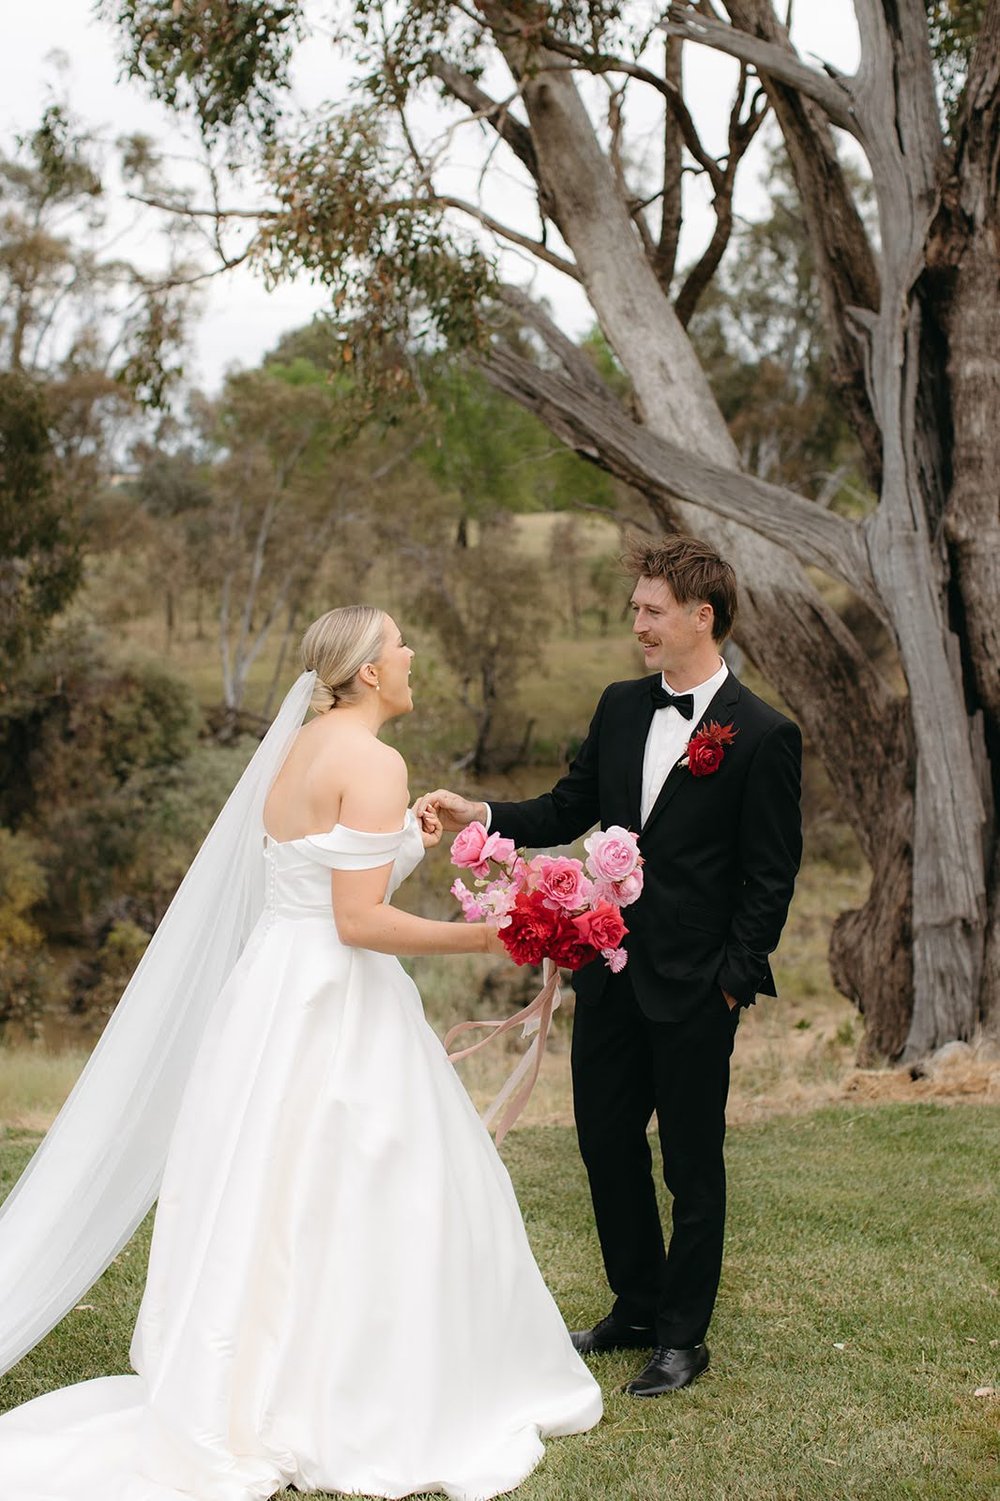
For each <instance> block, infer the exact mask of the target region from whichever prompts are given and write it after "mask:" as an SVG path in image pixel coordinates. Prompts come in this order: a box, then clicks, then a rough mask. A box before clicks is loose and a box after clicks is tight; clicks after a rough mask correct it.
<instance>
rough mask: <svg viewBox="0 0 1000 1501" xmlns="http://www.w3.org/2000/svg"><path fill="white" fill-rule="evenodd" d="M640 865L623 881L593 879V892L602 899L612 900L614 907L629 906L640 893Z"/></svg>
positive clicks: (641, 878)
mask: <svg viewBox="0 0 1000 1501" xmlns="http://www.w3.org/2000/svg"><path fill="white" fill-rule="evenodd" d="M643 879H644V878H643V874H642V866H641V865H639V866H637V867H636V868H635V870H634V871H633V872H632V874H631V875H630V876H626V877H625V879H624V881H595V882H594V893H595V895H596V896H598V897H599V898H600V899H601V900H602V901H605V902H613V903H614V905H615V906H616V907H630V906H631V905H632V903H633V902H634V901H637V900H638V899H639V897H640V896H641V895H642V883H643Z"/></svg>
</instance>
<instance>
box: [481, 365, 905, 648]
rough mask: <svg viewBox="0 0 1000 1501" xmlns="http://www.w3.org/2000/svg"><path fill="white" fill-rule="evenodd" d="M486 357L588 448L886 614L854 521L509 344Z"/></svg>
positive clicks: (611, 467)
mask: <svg viewBox="0 0 1000 1501" xmlns="http://www.w3.org/2000/svg"><path fill="white" fill-rule="evenodd" d="M479 363H480V366H481V368H482V370H483V373H484V374H485V375H486V377H487V379H488V380H489V381H490V382H491V383H492V384H493V385H495V386H496V387H497V388H498V389H499V390H501V391H504V392H505V393H506V394H507V395H508V396H511V397H513V398H514V400H516V401H517V402H519V404H520V405H521V406H524V407H528V408H529V409H530V410H532V411H534V412H535V413H536V414H537V415H538V416H539V417H540V418H541V420H542V421H543V422H544V423H545V425H546V426H547V427H548V428H550V429H551V431H553V432H554V433H556V434H557V436H558V437H560V438H561V439H562V441H563V442H564V443H565V444H567V446H568V447H570V448H572V449H574V450H575V451H576V452H577V453H579V454H580V455H582V457H584V458H587V459H590V460H591V461H592V462H594V463H597V464H599V465H600V467H601V468H604V469H606V470H607V471H608V472H609V473H610V474H613V475H615V476H616V477H617V478H618V479H621V480H624V481H625V483H626V484H629V485H632V486H634V487H635V488H636V489H638V490H640V491H642V492H643V493H645V494H646V495H647V496H649V497H650V498H651V499H655V500H659V501H661V502H662V501H663V500H666V501H667V502H671V501H674V500H683V501H688V502H689V503H690V504H692V505H697V506H702V507H704V508H705V509H706V510H709V511H713V512H715V513H716V514H717V515H719V516H724V517H726V518H727V519H728V520H730V521H735V522H737V523H739V524H740V525H742V526H747V527H750V528H751V529H752V530H753V531H755V532H757V533H759V535H760V536H762V537H766V538H767V539H768V540H769V541H771V542H776V543H777V544H778V545H779V546H781V547H783V548H785V549H786V550H787V551H789V552H790V553H791V554H792V555H793V556H794V557H796V558H797V559H798V560H799V561H800V562H802V563H804V564H807V565H809V566H812V567H816V568H821V569H822V570H823V571H824V573H828V574H830V575H831V577H833V578H837V579H840V580H841V581H842V582H843V583H845V584H847V585H848V587H849V588H851V589H852V590H853V591H854V592H855V593H856V594H857V595H858V596H859V598H860V599H862V600H864V602H865V604H867V605H868V606H869V608H870V609H871V610H873V611H874V612H875V614H877V615H878V617H879V619H880V620H884V619H885V611H884V607H883V605H882V603H881V600H880V599H879V596H878V593H877V591H876V589H875V584H874V580H873V578H872V575H871V569H870V566H869V563H868V555H867V550H866V543H865V538H864V534H863V532H862V531H861V529H860V528H859V527H857V526H856V525H855V524H854V523H853V522H851V521H847V520H845V519H844V518H843V517H842V516H838V515H836V514H834V513H833V512H831V511H828V510H826V509H825V508H823V507H821V506H817V505H815V504H814V503H813V502H812V501H809V500H805V499H804V498H803V497H802V496H800V495H796V494H795V492H794V491H792V490H787V489H785V488H784V487H783V486H780V485H771V484H768V483H767V482H766V481H764V480H759V479H754V478H752V477H751V476H750V475H745V474H739V473H737V472H736V471H734V470H732V469H726V468H723V467H722V466H721V465H718V464H713V463H710V462H708V461H707V460H705V459H701V458H697V457H696V456H695V455H694V454H692V453H691V452H690V451H689V450H687V449H685V448H682V447H680V446H679V445H678V444H676V443H670V442H667V441H666V440H665V439H663V438H658V437H655V436H654V435H653V434H652V433H651V432H650V431H649V430H648V428H644V427H640V426H639V425H638V424H637V423H635V422H632V421H630V420H629V419H628V417H626V416H625V414H624V413H623V412H622V410H621V407H620V405H619V404H618V403H617V402H612V401H608V400H607V399H606V398H604V397H598V396H597V395H596V394H594V393H593V391H592V390H591V389H588V390H586V391H583V390H581V389H580V387H579V386H578V385H577V384H576V383H575V382H573V381H570V380H568V379H567V378H566V377H565V376H562V375H559V374H558V373H557V372H555V371H551V370H540V369H539V368H538V366H537V365H533V364H532V363H531V362H530V361H529V360H526V359H524V358H523V357H522V356H521V355H518V354H515V353H514V351H513V350H511V349H509V348H507V347H504V346H501V345H494V347H493V348H492V349H491V350H490V352H489V354H488V355H486V356H484V357H482V358H481V360H480V361H479Z"/></svg>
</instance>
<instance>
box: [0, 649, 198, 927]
mask: <svg viewBox="0 0 1000 1501" xmlns="http://www.w3.org/2000/svg"><path fill="white" fill-rule="evenodd" d="M199 723H200V714H199V711H198V708H197V705H196V703H195V701H194V698H193V695H192V694H191V692H190V690H189V689H188V688H187V687H186V686H185V685H184V684H183V683H181V682H179V681H178V680H177V679H176V678H174V677H172V676H171V675H170V674H169V673H167V672H166V671H165V670H164V669H162V668H161V667H159V666H157V665H156V664H143V665H128V664H125V665H113V664H111V663H109V662H108V661H106V660H105V659H104V658H103V657H102V656H101V654H100V652H99V650H98V648H97V646H96V644H95V642H94V641H93V640H92V639H90V638H88V637H87V636H86V635H80V634H79V633H73V634H71V633H70V632H68V631H67V632H63V633H61V634H60V635H58V636H56V637H54V638H53V640H52V641H51V642H50V644H49V646H48V647H47V648H46V650H45V651H44V652H43V653H41V654H39V656H38V657H37V658H35V659H33V660H32V662H31V663H30V664H29V668H28V669H26V670H25V672H23V673H22V675H21V676H20V678H19V679H18V681H17V684H16V690H15V691H14V692H12V693H11V694H10V695H9V696H8V698H7V700H5V701H4V702H3V704H2V705H0V789H2V790H0V820H2V822H3V823H5V824H7V825H10V826H12V827H15V828H17V829H19V830H21V829H23V830H25V831H28V832H30V833H31V834H33V835H34V836H35V837H36V838H37V840H38V842H39V846H40V847H41V848H42V849H43V851H44V858H45V864H46V867H47V872H48V885H49V898H48V901H47V903H46V908H45V927H46V931H47V933H48V935H49V936H53V935H60V936H66V937H70V938H75V939H79V938H80V937H82V936H83V935H84V934H85V933H86V932H87V931H88V929H91V928H92V927H93V926H95V925H97V926H99V925H100V923H101V922H102V921H103V917H104V914H106V913H107V912H108V910H109V908H111V907H113V906H114V904H115V902H116V901H120V900H121V897H122V894H123V893H122V885H121V882H122V879H123V876H124V875H125V873H126V872H127V871H128V870H129V868H130V865H131V863H132V861H133V859H134V855H135V849H136V845H137V842H138V841H140V840H141V838H142V834H143V820H144V815H145V810H146V809H147V807H148V805H149V803H150V801H151V800H152V799H153V798H154V797H155V795H156V784H157V779H158V778H160V777H161V776H162V775H163V774H164V772H165V771H166V770H167V769H168V768H169V767H171V766H173V765H175V764H176V763H177V762H179V761H182V760H183V759H184V758H185V757H186V756H187V755H189V754H190V752H191V751H192V750H193V748H194V743H195V736H196V733H197V730H198V726H199Z"/></svg>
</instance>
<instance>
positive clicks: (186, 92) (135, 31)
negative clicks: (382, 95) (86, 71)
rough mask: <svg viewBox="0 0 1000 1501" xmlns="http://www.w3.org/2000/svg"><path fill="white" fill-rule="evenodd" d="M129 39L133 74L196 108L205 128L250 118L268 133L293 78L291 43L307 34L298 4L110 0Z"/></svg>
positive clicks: (174, 101) (248, 122)
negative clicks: (290, 75) (282, 94)
mask: <svg viewBox="0 0 1000 1501" xmlns="http://www.w3.org/2000/svg"><path fill="white" fill-rule="evenodd" d="M101 8H102V11H103V13H104V15H105V16H107V17H108V18H109V19H110V20H112V21H114V22H115V23H116V24H117V25H118V27H119V30H120V32H121V35H122V40H123V44H124V57H123V61H124V65H125V68H126V71H127V72H128V74H129V75H130V76H131V77H132V78H138V79H141V80H142V81H143V82H144V83H146V84H148V86H149V88H150V91H151V93H152V94H153V96H154V97H155V98H157V99H161V100H162V101H163V102H164V103H165V104H167V105H169V106H171V107H172V108H181V109H183V108H190V109H193V110H194V112H195V114H196V115H197V117H198V120H199V123H200V125H201V128H202V130H203V131H204V133H205V134H206V135H207V136H212V135H214V134H215V133H216V132H217V131H218V129H219V128H220V127H222V126H232V125H234V124H236V123H238V122H239V123H242V124H244V125H245V126H246V127H247V128H248V129H250V130H252V131H259V132H260V133H261V134H263V135H265V136H267V135H270V134H271V133H272V132H273V130H274V126H275V121H276V118H277V113H278V105H277V102H276V100H275V97H274V93H275V90H280V89H282V88H284V87H285V86H286V85H287V82H288V64H289V61H290V59H291V52H292V45H293V43H294V42H295V40H296V39H297V38H298V37H300V36H301V35H302V32H303V29H304V23H303V18H302V6H301V5H300V4H279V3H274V0H253V4H233V3H232V0H195V3H194V4H182V5H165V4H163V0H104V3H103V5H102V7H101Z"/></svg>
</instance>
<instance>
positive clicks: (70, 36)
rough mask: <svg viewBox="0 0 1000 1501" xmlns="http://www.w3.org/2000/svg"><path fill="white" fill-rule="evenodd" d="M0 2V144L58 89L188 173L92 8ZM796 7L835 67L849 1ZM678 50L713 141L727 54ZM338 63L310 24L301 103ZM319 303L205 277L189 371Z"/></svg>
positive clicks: (697, 203) (516, 219) (820, 53)
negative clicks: (1, 10)
mask: <svg viewBox="0 0 1000 1501" xmlns="http://www.w3.org/2000/svg"><path fill="white" fill-rule="evenodd" d="M333 8H334V6H333V3H332V0H331V4H329V5H320V4H317V6H316V13H317V15H322V14H324V13H326V14H329V13H330V12H331V11H332V10H333ZM5 10H6V14H5V16H4V48H3V52H2V56H0V149H2V150H3V151H4V152H9V151H11V150H12V149H13V137H14V136H15V135H16V134H17V133H18V132H24V131H28V130H30V129H31V128H32V126H33V125H35V124H37V122H38V119H39V116H40V114H41V111H42V109H43V108H44V105H45V104H46V103H47V102H49V101H50V100H51V99H52V98H53V97H57V98H68V101H69V103H70V105H71V107H72V108H73V110H74V112H75V114H76V115H77V116H78V117H80V118H81V119H82V120H83V121H84V122H86V123H87V124H88V125H90V126H92V127H94V128H96V129H97V130H98V131H99V132H100V133H101V134H102V135H103V136H106V137H107V139H108V140H109V141H111V140H113V139H114V138H115V137H116V136H118V135H121V134H125V133H129V132H134V131H142V132H145V133H146V134H148V135H150V136H152V137H153V138H154V140H155V141H156V142H157V143H158V144H159V145H160V147H161V149H164V150H166V151H168V152H170V153H171V154H172V155H174V156H176V157H177V158H178V165H177V167H176V171H177V172H178V173H181V174H183V178H184V180H186V181H189V182H196V181H197V170H196V168H195V167H194V166H193V165H192V166H190V167H187V166H185V165H184V163H183V158H185V157H186V156H191V155H194V154H195V153H196V146H195V143H194V138H193V136H192V135H191V133H190V131H189V130H188V129H187V128H186V127H185V126H184V125H182V124H181V123H180V122H179V121H178V119H177V117H176V116H173V115H171V114H170V113H169V111H167V110H165V109H163V108H162V107H160V106H159V105H156V104H154V103H152V102H151V101H150V100H149V98H148V97H147V96H146V95H145V94H144V92H143V91H142V90H141V89H140V88H139V87H138V86H137V85H135V84H133V83H131V82H129V81H127V80H121V79H119V76H118V74H119V66H118V61H117V56H116V51H115V40H116V39H115V36H114V34H113V32H112V30H111V28H110V27H109V26H108V25H107V24H105V23H102V22H100V21H98V20H97V19H96V18H95V16H94V13H93V9H92V7H91V5H89V4H88V3H87V0H33V3H31V4H26V3H23V0H19V3H18V4H17V5H16V6H13V5H11V4H10V3H9V0H8V5H7V6H6V7H5ZM795 16H796V22H795V31H794V32H793V35H794V36H795V39H796V41H797V43H798V46H799V48H800V50H801V51H803V52H804V53H807V54H808V53H812V54H815V56H816V57H818V58H822V59H823V60H824V61H828V62H831V63H834V64H835V65H836V66H837V67H839V68H841V69H843V70H845V71H852V70H853V68H854V66H855V64H856V60H857V33H856V29H855V26H854V19H853V11H852V7H851V4H850V0H798V4H797V5H796V7H795ZM686 55H687V61H686V64H685V67H686V70H687V84H688V90H689V97H690V99H691V100H692V102H693V108H694V113H695V115H696V117H697V118H698V120H699V123H700V125H701V126H702V128H703V129H704V131H705V132H706V135H707V137H708V144H709V145H715V146H716V147H717V148H718V149H721V147H719V143H718V142H717V141H715V142H713V141H712V140H711V132H712V122H713V121H714V120H715V119H716V118H718V116H719V110H718V108H717V105H716V101H717V100H718V98H719V94H720V92H721V91H723V90H726V91H728V88H729V86H730V85H729V80H730V77H731V74H732V64H731V63H730V62H729V60H728V59H720V58H716V57H713V56H712V55H711V54H709V53H708V52H707V51H706V50H705V49H703V48H697V47H689V48H688V49H686ZM349 69H350V61H349V59H346V58H344V57H342V56H341V55H339V54H335V53H334V52H333V50H332V48H331V45H330V42H329V40H328V38H327V37H326V36H325V35H324V34H323V32H322V31H321V30H319V29H317V31H316V33H315V34H314V35H313V36H312V37H311V38H310V41H309V44H308V46H307V47H306V49H305V50H304V52H303V54H302V57H301V61H300V63H299V65H298V69H297V73H296V80H295V82H296V96H297V99H298V100H299V101H300V102H303V103H307V104H311V103H318V102H320V101H321V100H323V99H329V98H338V97H343V92H344V84H345V81H346V79H347V77H348V76H349ZM646 92H648V91H646ZM418 123H419V124H421V125H422V126H423V127H424V130H425V133H426V134H429V133H430V132H431V130H432V128H433V124H434V119H433V115H432V113H431V111H430V110H428V111H427V113H426V114H425V115H424V116H423V117H422V118H421V119H420V120H419V121H418ZM636 124H637V125H638V126H639V137H640V138H641V136H642V124H643V122H642V120H641V119H638V118H636ZM478 129H479V128H478V127H472V129H471V130H470V131H468V132H466V133H465V134H464V135H463V136H462V137H461V138H460V145H459V147H458V152H457V160H456V165H455V167H454V168H453V170H452V176H451V180H450V181H449V184H448V186H449V190H450V191H453V192H456V193H458V194H460V195H461V196H463V197H466V198H469V197H473V196H475V193H476V189H477V185H478V182H479V169H480V164H481V161H482V151H483V145H482V143H481V141H479V140H478V139H476V132H478ZM648 134H649V138H650V145H649V149H650V150H651V151H653V150H655V141H656V137H657V136H658V134H659V128H658V126H655V125H654V121H653V115H652V114H651V115H650V122H649V132H648ZM747 166H748V167H749V168H750V170H748V171H747V172H746V173H745V174H744V177H743V183H742V196H741V198H740V199H739V202H738V207H739V208H741V210H742V212H743V213H744V214H747V215H751V216H752V215H753V214H754V213H755V212H756V211H758V210H759V208H760V206H761V204H762V201H763V200H762V197H761V194H760V192H759V189H757V188H756V187H755V182H754V178H755V171H754V164H753V163H750V162H748V163H747ZM489 193H490V196H489V198H488V200H487V202H488V206H489V208H490V210H491V212H494V213H495V214H496V215H497V217H499V218H503V219H506V221H507V222H510V223H515V224H517V227H519V228H520V229H521V230H522V231H523V232H525V233H528V234H534V233H535V232H536V229H537V218H536V216H535V215H534V213H533V211H532V203H531V196H530V194H529V193H528V192H527V191H526V190H525V188H524V187H523V185H521V184H519V183H518V182H517V180H516V179H515V178H514V177H513V176H511V177H509V178H504V177H497V178H496V179H495V181H494V182H493V183H492V184H491V187H490V190H489ZM686 209H687V224H686V239H685V241H683V242H682V257H683V256H685V255H686V256H688V257H690V256H693V255H694V254H695V253H696V252H697V250H698V248H699V243H700V242H701V241H702V239H703V238H704V237H705V236H706V235H707V233H709V232H710V223H711V219H710V214H709V210H708V204H707V201H706V198H705V195H704V193H703V190H702V189H701V188H700V187H699V186H697V185H696V186H695V187H694V189H693V190H692V191H689V193H688V200H687V205H686ZM147 234H148V230H147ZM147 244H148V241H147ZM132 245H133V247H134V248H132V249H131V253H132V254H133V255H134V256H136V257H137V258H140V257H141V256H142V243H141V242H140V241H136V240H133V242H132ZM504 272H505V274H506V275H507V276H509V277H510V278H511V279H512V280H514V279H516V280H518V281H520V282H522V283H523V282H526V281H527V280H528V278H529V275H532V272H531V268H530V267H529V266H528V264H527V263H526V261H525V260H524V258H523V257H521V256H520V255H519V256H518V257H517V258H511V259H510V260H509V262H508V263H507V264H506V265H505V267H504ZM533 274H534V280H533V283H532V285H533V290H534V291H535V292H536V293H537V294H542V295H545V296H547V297H548V298H549V299H550V301H551V303H552V305H553V307H554V309H555V311H556V313H557V316H558V317H559V319H560V322H561V323H562V324H563V326H564V327H565V328H567V330H568V331H569V332H570V333H572V334H574V335H576V334H580V333H582V332H583V331H584V330H585V329H586V328H587V327H588V326H589V324H590V323H591V322H592V315H591V314H590V312H589V310H588V308H587V306H586V304H585V302H584V300H583V298H582V296H581V294H580V292H579V289H578V288H577V287H576V286H574V285H573V284H572V283H571V282H569V281H567V279H566V278H565V277H562V276H560V275H559V273H558V272H555V271H549V270H548V269H544V270H542V271H541V272H535V273H533ZM323 305H324V297H323V293H322V290H321V289H319V288H316V287H314V286H312V285H311V284H310V283H309V282H308V280H307V279H306V278H304V277H303V278H301V279H299V280H298V281H296V282H294V283H292V284H287V285H284V286H281V287H279V288H277V289H276V290H274V291H272V292H267V291H266V290H265V288H264V287H263V285H262V283H261V282H260V281H259V280H258V279H256V278H255V277H253V276H252V275H251V274H250V273H248V272H244V271H242V270H241V271H237V272H234V273H231V274H230V275H228V276H226V277H220V278H217V279H215V280H214V281H212V282H211V283H209V290H208V291H207V292H206V293H205V295H204V301H203V312H202V316H201V318H200V320H199V323H198V327H197V330H196V333H195V336H194V348H193V350H192V355H191V358H190V359H189V360H188V362H187V363H188V370H189V373H190V375H191V377H192V379H194V380H195V381H196V382H198V383H201V384H203V385H207V386H214V385H216V384H217V383H218V380H219V378H220V377H221V375H222V374H223V372H224V371H225V370H226V369H227V368H228V367H230V366H233V365H241V364H242V365H248V364H254V363H256V361H257V360H258V359H259V358H260V357H261V355H262V354H263V353H264V352H265V351H266V350H267V349H268V348H270V347H271V346H272V345H273V344H274V343H275V341H276V339H277V338H278V336H279V335H280V334H281V333H282V332H284V331H285V330H286V329H288V328H292V327H295V326H296V325H298V324H301V323H304V322H306V321H308V319H309V318H310V317H311V316H312V314H313V312H314V311H315V310H316V309H318V308H320V307H322V306H323Z"/></svg>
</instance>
